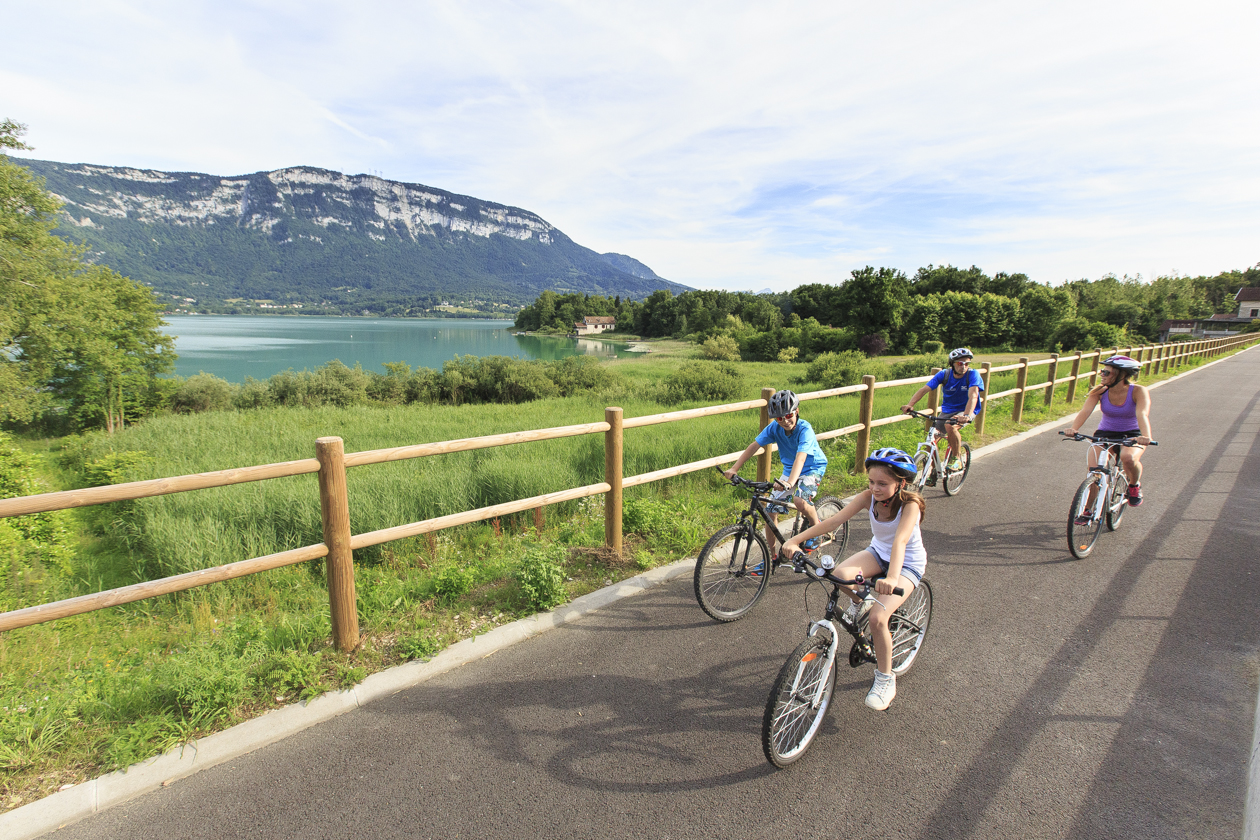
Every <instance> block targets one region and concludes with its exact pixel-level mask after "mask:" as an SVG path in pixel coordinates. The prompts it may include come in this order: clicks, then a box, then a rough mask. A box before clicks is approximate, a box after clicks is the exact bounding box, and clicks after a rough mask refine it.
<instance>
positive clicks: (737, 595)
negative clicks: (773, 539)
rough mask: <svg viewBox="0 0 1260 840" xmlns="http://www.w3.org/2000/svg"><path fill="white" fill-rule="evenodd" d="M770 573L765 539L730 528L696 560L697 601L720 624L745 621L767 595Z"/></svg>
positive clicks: (745, 528) (744, 528) (750, 531)
mask: <svg viewBox="0 0 1260 840" xmlns="http://www.w3.org/2000/svg"><path fill="white" fill-rule="evenodd" d="M770 571H771V570H770V550H769V548H767V547H766V539H765V537H763V536H762V535H761V534H759V533H757V532H756V531H754V530H753V529H752V528H750V527H748V526H746V525H727V526H726V527H725V528H723V529H722V530H720V531H718V532H717V533H716V534H714V535H713V536H712V537H710V538H709V541H708V542H707V543H705V544H704V548H702V549H700V556H699V557H697V558H696V571H695V575H694V578H693V584H694V588H695V592H696V601H697V603H699V604H700V609H702V610H704V611H705V613H707V614H708V616H709V617H710V618H713V619H716V620H717V621H734V620H735V619H737V618H742V617H743V615H744V613H746V612H748V611H749V610H750V609H752V607H753V605H754V604H756V603H757V601H758V600H759V599H760V598H761V596H762V594H763V593H764V592H765V591H766V586H767V585H768V584H769V582H770Z"/></svg>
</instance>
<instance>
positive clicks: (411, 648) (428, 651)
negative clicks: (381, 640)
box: [394, 633, 443, 659]
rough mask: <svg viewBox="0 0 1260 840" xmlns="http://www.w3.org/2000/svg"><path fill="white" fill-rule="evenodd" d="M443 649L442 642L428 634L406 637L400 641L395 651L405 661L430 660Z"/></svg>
mask: <svg viewBox="0 0 1260 840" xmlns="http://www.w3.org/2000/svg"><path fill="white" fill-rule="evenodd" d="M442 647H443V645H442V642H441V640H439V639H436V638H434V637H433V636H430V635H428V634H427V633H417V634H415V635H414V636H404V637H402V638H401V639H399V640H398V644H397V645H396V646H395V647H394V650H395V651H396V652H397V653H398V655H399V656H401V657H402V658H403V659H429V658H430V657H432V656H434V655H435V654H436V653H437V652H438V651H440V650H441V649H442Z"/></svg>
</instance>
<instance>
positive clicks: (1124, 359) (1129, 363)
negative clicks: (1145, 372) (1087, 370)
mask: <svg viewBox="0 0 1260 840" xmlns="http://www.w3.org/2000/svg"><path fill="white" fill-rule="evenodd" d="M1103 364H1104V365H1111V366H1112V367H1114V368H1119V369H1120V370H1141V369H1142V363H1141V362H1139V361H1138V360H1137V359H1131V358H1129V357H1128V356H1112V357H1111V358H1110V359H1107V360H1106V361H1104V362H1103Z"/></svg>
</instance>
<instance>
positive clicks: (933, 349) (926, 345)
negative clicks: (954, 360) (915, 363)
mask: <svg viewBox="0 0 1260 840" xmlns="http://www.w3.org/2000/svg"><path fill="white" fill-rule="evenodd" d="M944 352H945V345H944V343H943V342H940V341H925V342H923V355H925V356H936V355H938V354H940V353H944Z"/></svg>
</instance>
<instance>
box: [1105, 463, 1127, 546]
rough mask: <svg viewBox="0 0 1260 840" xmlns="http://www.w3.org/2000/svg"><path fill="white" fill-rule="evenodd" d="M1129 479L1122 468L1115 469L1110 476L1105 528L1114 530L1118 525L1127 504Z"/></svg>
mask: <svg viewBox="0 0 1260 840" xmlns="http://www.w3.org/2000/svg"><path fill="white" fill-rule="evenodd" d="M1128 490H1129V479H1128V478H1127V477H1126V476H1125V474H1124V470H1116V475H1113V476H1112V477H1111V492H1110V493H1108V494H1107V530H1108V531H1114V530H1116V529H1117V528H1119V527H1120V520H1121V519H1123V518H1124V509H1125V508H1127V507H1128V506H1129V496H1128Z"/></svg>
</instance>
